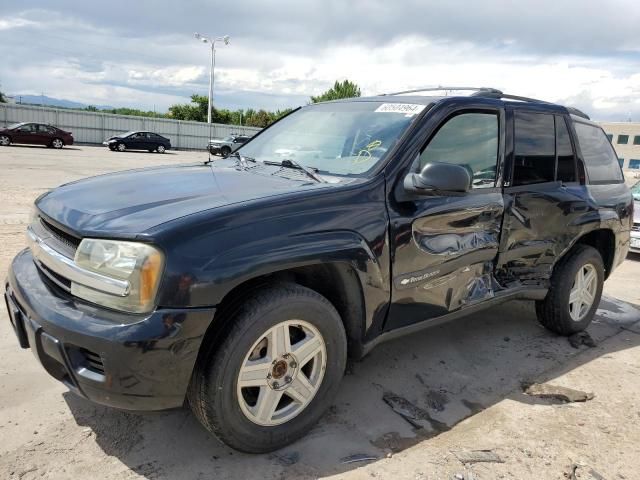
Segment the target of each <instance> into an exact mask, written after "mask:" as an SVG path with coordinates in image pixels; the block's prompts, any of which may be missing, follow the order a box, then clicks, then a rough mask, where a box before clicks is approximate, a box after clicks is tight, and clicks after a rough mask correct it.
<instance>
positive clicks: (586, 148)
mask: <svg viewBox="0 0 640 480" xmlns="http://www.w3.org/2000/svg"><path fill="white" fill-rule="evenodd" d="M574 125H575V128H576V134H577V135H578V142H579V143H580V151H581V152H582V156H583V157H584V163H585V165H586V167H587V172H588V173H589V182H590V183H621V182H623V181H624V179H623V177H622V171H621V170H620V164H619V163H618V156H617V155H616V153H615V151H614V150H613V147H612V146H611V144H610V143H609V141H608V140H607V136H606V135H605V133H604V131H603V130H602V129H601V128H600V127H598V126H596V125H591V124H589V123H582V122H580V121H574ZM629 168H631V162H629Z"/></svg>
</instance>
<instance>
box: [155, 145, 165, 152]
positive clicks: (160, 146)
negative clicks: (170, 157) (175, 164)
mask: <svg viewBox="0 0 640 480" xmlns="http://www.w3.org/2000/svg"><path fill="white" fill-rule="evenodd" d="M156 150H158V153H164V151H165V148H164V145H158V148H157V149H156Z"/></svg>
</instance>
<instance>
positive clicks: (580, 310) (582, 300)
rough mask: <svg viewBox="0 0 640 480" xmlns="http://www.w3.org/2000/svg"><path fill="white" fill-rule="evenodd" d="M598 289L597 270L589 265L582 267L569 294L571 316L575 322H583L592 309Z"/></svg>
mask: <svg viewBox="0 0 640 480" xmlns="http://www.w3.org/2000/svg"><path fill="white" fill-rule="evenodd" d="M597 289H598V274H597V272H596V268H595V267H594V266H593V265H591V264H590V263H587V264H586V265H583V266H582V267H580V269H579V270H578V272H577V273H576V276H575V279H574V280H573V286H572V287H571V292H570V293H569V314H570V315H571V319H572V320H573V321H574V322H579V321H581V320H582V319H583V318H584V317H585V315H586V314H587V313H588V312H589V310H590V309H591V306H592V305H593V301H594V299H595V297H596V291H597Z"/></svg>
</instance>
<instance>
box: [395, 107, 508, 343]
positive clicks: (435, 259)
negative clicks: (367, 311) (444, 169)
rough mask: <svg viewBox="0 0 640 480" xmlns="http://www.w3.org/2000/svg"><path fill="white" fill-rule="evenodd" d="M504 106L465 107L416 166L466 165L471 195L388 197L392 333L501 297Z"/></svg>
mask: <svg viewBox="0 0 640 480" xmlns="http://www.w3.org/2000/svg"><path fill="white" fill-rule="evenodd" d="M504 131H505V130H504V111H503V110H502V109H501V108H498V107H495V108H494V107H488V106H487V107H486V108H480V109H473V110H466V109H462V110H458V111H455V112H453V113H452V114H451V115H450V116H448V117H447V118H446V119H445V120H444V121H443V122H441V123H440V125H439V127H437V130H436V132H435V134H432V135H431V138H430V139H429V140H428V141H427V142H426V144H425V145H424V146H423V147H422V150H421V152H420V155H419V157H418V158H416V160H415V162H414V164H413V165H412V167H411V168H412V171H415V172H418V171H420V170H421V167H422V166H424V165H425V164H427V163H435V162H447V163H455V164H459V165H462V166H463V167H465V168H466V169H467V171H468V172H469V176H470V178H471V185H470V188H469V191H468V192H467V193H464V194H457V195H456V194H452V195H436V194H434V195H431V196H420V197H417V198H411V200H410V201H398V202H391V201H390V202H389V215H390V222H391V239H390V242H391V249H392V254H393V257H394V260H393V267H392V292H391V306H390V310H389V316H388V320H387V322H386V324H385V330H391V329H394V328H398V327H403V326H406V325H410V324H412V323H416V322H420V321H423V320H428V319H432V318H436V317H439V316H442V315H445V314H447V313H449V312H452V311H455V310H457V309H459V308H462V307H464V306H467V305H471V304H474V303H476V302H481V301H484V300H486V299H488V298H491V297H492V296H493V295H494V286H495V285H494V279H493V272H494V262H495V260H496V257H497V254H498V246H499V241H500V226H501V223H502V215H503V210H504V205H503V199H502V192H501V188H500V187H501V185H500V183H501V179H500V176H501V165H502V158H503V152H504Z"/></svg>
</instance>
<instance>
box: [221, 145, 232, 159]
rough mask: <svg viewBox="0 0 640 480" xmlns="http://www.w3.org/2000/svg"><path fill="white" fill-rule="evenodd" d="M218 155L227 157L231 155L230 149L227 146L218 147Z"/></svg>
mask: <svg viewBox="0 0 640 480" xmlns="http://www.w3.org/2000/svg"><path fill="white" fill-rule="evenodd" d="M220 155H222V158H227V157H228V156H229V155H231V149H230V148H229V147H222V148H221V149H220Z"/></svg>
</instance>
